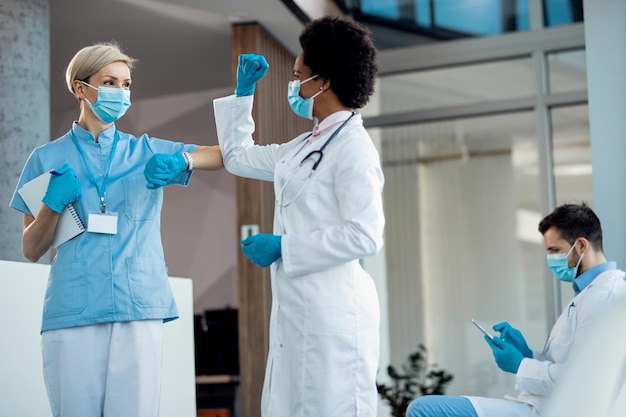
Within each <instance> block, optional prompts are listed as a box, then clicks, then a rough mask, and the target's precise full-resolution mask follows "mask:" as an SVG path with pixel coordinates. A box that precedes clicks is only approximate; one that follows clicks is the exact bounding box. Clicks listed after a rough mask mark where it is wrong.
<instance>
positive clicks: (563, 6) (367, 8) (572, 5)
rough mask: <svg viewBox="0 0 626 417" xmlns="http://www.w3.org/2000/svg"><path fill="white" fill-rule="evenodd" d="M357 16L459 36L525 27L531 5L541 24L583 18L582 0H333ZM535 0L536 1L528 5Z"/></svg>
mask: <svg viewBox="0 0 626 417" xmlns="http://www.w3.org/2000/svg"><path fill="white" fill-rule="evenodd" d="M337 2H338V3H340V4H342V6H343V7H345V8H346V9H347V10H349V12H350V14H352V15H353V16H354V17H355V18H356V19H357V20H361V21H365V22H368V23H376V24H380V25H385V26H388V27H390V28H395V29H399V30H405V31H412V32H417V33H421V34H423V35H425V36H432V37H433V38H434V39H459V38H464V37H474V36H494V35H501V34H504V33H510V32H520V31H528V30H529V29H530V28H531V27H532V24H531V13H530V10H531V8H532V7H536V6H538V7H541V14H542V16H543V22H542V24H541V26H543V27H555V26H562V25H569V24H572V23H576V22H582V21H583V3H582V0H542V1H541V3H540V2H536V1H535V0H504V1H503V0H479V1H459V0H337ZM531 2H532V3H536V5H532V4H531Z"/></svg>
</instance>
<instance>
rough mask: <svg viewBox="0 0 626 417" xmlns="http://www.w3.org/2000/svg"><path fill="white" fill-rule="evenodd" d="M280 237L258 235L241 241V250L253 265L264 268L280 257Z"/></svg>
mask: <svg viewBox="0 0 626 417" xmlns="http://www.w3.org/2000/svg"><path fill="white" fill-rule="evenodd" d="M281 239H282V238H281V236H276V235H267V234H260V235H254V236H250V237H248V238H246V239H244V240H242V241H241V250H242V251H243V253H244V254H245V255H246V256H247V257H248V259H250V261H252V263H253V264H255V265H256V266H259V267H261V268H265V267H267V266H270V265H271V264H273V263H274V261H276V260H277V259H278V258H280V256H281V246H280V244H281Z"/></svg>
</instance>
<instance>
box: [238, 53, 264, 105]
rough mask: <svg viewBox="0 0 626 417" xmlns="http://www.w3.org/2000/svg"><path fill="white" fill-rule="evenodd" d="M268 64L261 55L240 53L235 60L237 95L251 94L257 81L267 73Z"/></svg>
mask: <svg viewBox="0 0 626 417" xmlns="http://www.w3.org/2000/svg"><path fill="white" fill-rule="evenodd" d="M269 67H270V66H269V64H268V63H267V61H266V60H265V57H264V56H263V55H255V54H241V55H239V60H238V62H237V87H235V94H236V95H237V97H243V96H251V95H253V94H254V89H255V86H256V83H257V81H259V80H260V79H261V78H263V77H264V76H265V74H267V70H268V69H269Z"/></svg>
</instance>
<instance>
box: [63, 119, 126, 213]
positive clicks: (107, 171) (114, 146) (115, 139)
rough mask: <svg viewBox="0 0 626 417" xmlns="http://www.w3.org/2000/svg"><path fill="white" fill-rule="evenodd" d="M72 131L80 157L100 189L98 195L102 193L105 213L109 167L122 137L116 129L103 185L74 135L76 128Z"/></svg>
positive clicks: (102, 204) (101, 209)
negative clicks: (97, 178) (97, 179)
mask: <svg viewBox="0 0 626 417" xmlns="http://www.w3.org/2000/svg"><path fill="white" fill-rule="evenodd" d="M70 132H71V133H72V142H74V145H76V148H77V149H78V153H79V154H80V157H81V158H82V159H83V164H84V165H85V169H87V174H89V179H90V180H91V182H93V183H94V185H95V186H96V188H97V189H98V195H100V211H101V212H102V213H105V212H106V209H107V205H106V202H105V200H104V197H105V196H106V193H107V180H108V179H109V169H111V163H112V162H113V155H114V154H115V148H117V142H118V140H119V138H120V136H119V133H117V130H116V131H115V138H114V139H113V147H112V148H111V155H110V156H109V163H108V164H107V169H106V171H105V173H104V178H102V185H100V184H98V181H96V177H95V176H94V175H93V171H92V170H91V168H90V167H89V164H87V157H86V156H85V151H84V150H83V148H82V147H81V146H80V143H78V139H76V136H75V135H74V130H73V129H72V130H71V131H70Z"/></svg>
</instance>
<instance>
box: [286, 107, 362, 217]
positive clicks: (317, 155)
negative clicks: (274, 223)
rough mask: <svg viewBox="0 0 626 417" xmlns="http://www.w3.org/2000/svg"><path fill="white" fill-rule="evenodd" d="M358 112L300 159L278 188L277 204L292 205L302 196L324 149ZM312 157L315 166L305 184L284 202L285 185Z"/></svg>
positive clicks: (322, 155) (353, 113) (322, 156)
mask: <svg viewBox="0 0 626 417" xmlns="http://www.w3.org/2000/svg"><path fill="white" fill-rule="evenodd" d="M355 114H356V113H355V112H352V114H351V115H350V117H348V118H347V119H346V120H345V121H344V122H343V123H342V124H341V125H340V126H339V127H338V128H337V129H335V131H334V132H333V134H332V135H331V136H330V137H329V138H328V140H326V142H325V143H324V144H323V145H322V146H321V147H320V148H319V149H316V150H314V151H311V152H309V153H308V154H307V155H306V156H305V157H304V158H302V161H300V163H299V164H298V166H297V167H296V168H295V169H294V170H293V172H292V173H291V175H290V176H289V178H287V180H286V181H285V183H284V184H283V186H282V187H280V190H278V193H277V194H276V204H277V205H278V206H280V207H288V206H290V205H291V204H292V203H293V202H294V201H296V199H297V198H298V197H299V196H300V194H302V191H304V188H305V187H306V185H307V184H308V183H309V181H310V180H311V176H312V175H313V173H314V172H315V170H316V169H317V167H318V166H319V165H320V162H322V159H323V158H324V149H326V147H327V146H328V145H329V144H330V142H332V140H333V139H335V137H336V136H337V134H339V132H340V131H341V129H343V127H344V126H345V125H346V123H348V121H349V120H350V119H352V116H354V115H355ZM312 134H313V133H309V134H308V135H307V136H306V137H305V138H304V139H303V141H305V140H307V139H308V138H309V137H310V136H311V135H312ZM309 159H312V160H313V161H315V162H314V163H313V166H312V167H311V172H310V173H309V176H308V177H307V178H306V180H305V181H304V184H302V187H300V190H298V192H297V193H296V195H295V196H294V197H293V198H292V199H291V200H289V201H288V202H283V201H281V200H282V198H283V193H284V191H285V187H287V185H288V184H289V182H290V181H291V179H292V178H293V177H294V175H296V173H297V172H298V170H299V169H300V168H302V166H303V165H304V164H305V162H307V160H309Z"/></svg>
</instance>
